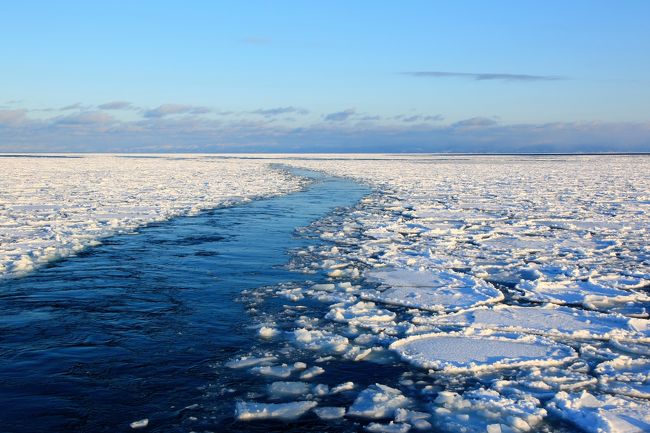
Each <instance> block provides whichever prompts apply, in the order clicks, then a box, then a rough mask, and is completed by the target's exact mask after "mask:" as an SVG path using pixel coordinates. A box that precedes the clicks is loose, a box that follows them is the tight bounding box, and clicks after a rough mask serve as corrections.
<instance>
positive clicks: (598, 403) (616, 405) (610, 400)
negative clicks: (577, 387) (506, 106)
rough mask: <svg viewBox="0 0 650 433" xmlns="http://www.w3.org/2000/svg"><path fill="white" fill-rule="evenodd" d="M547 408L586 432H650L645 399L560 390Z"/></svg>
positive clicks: (648, 407)
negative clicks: (572, 392) (569, 392)
mask: <svg viewBox="0 0 650 433" xmlns="http://www.w3.org/2000/svg"><path fill="white" fill-rule="evenodd" d="M547 408H548V410H549V411H550V412H553V413H555V414H557V415H558V416H560V417H562V418H564V419H565V420H567V421H569V422H571V423H574V424H575V425H577V426H578V427H580V428H581V429H583V430H584V431H586V432H593V433H645V432H648V431H650V405H648V403H647V401H644V400H635V399H632V398H628V397H615V396H611V395H606V394H605V395H592V394H590V393H588V392H586V391H583V392H581V393H576V394H567V393H566V392H559V393H557V395H556V396H555V398H554V399H553V400H551V401H550V402H549V403H548V405H547Z"/></svg>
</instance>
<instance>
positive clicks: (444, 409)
mask: <svg viewBox="0 0 650 433" xmlns="http://www.w3.org/2000/svg"><path fill="white" fill-rule="evenodd" d="M0 169H2V170H3V173H5V174H6V175H5V176H4V177H3V178H2V179H0V361H1V362H0V397H1V398H0V400H1V401H2V402H3V404H2V405H0V425H1V426H2V427H1V428H0V430H1V431H7V432H18V431H20V432H25V431H28V432H40V431H44V432H45V431H48V432H51V431H80V432H101V431H106V432H109V431H110V432H114V431H152V432H190V431H196V432H239V431H259V432H272V431H278V432H280V431H283V432H302V431H330V432H357V431H369V432H408V431H432V432H459V431H460V432H489V433H498V432H503V433H505V432H528V431H539V432H574V431H585V432H647V431H650V321H649V320H648V318H649V313H650V242H649V241H648V239H649V235H650V233H649V231H650V230H649V229H650V176H649V175H648V174H647V173H649V172H650V157H648V156H630V155H608V156H561V155H553V156H444V155H405V156H395V155H335V156H333V155H328V156H324V155H251V156H246V157H233V156H219V155H169V156H155V155H149V156H139V155H131V156H125V155H66V157H65V158H61V157H60V155H59V156H57V157H56V158H55V157H48V156H47V155H46V156H40V157H38V158H35V157H33V156H29V155H23V156H18V157H11V158H9V157H2V156H0Z"/></svg>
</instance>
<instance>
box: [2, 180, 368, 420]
mask: <svg viewBox="0 0 650 433" xmlns="http://www.w3.org/2000/svg"><path fill="white" fill-rule="evenodd" d="M296 173H297V174H300V175H304V176H308V177H311V178H313V179H314V183H313V184H311V185H310V186H309V187H307V188H306V189H305V190H304V191H301V192H298V193H295V194H291V195H286V196H282V197H276V198H271V199H264V200H259V201H255V202H252V203H249V204H246V205H242V206H238V207H231V208H222V209H215V210H212V211H208V212H204V213H202V214H200V215H198V216H193V217H183V218H178V219H175V220H172V221H169V222H165V223H161V224H156V225H152V226H149V227H147V228H145V229H142V230H141V231H140V232H139V233H136V234H133V235H121V236H116V237H113V238H110V239H108V240H106V241H105V242H104V244H103V245H102V246H100V247H98V248H94V249H91V250H88V251H87V252H85V253H83V254H81V255H80V256H78V257H73V258H69V259H66V260H62V261H59V262H56V263H53V264H51V265H50V266H49V267H47V268H44V269H41V270H39V271H37V272H35V273H33V274H32V275H29V276H27V277H24V278H21V279H17V280H11V281H6V282H4V283H2V285H0V431H2V432H18V431H20V432H29V433H31V432H46V431H47V432H60V431H81V432H118V431H128V430H130V428H129V423H130V422H132V421H135V420H139V419H142V418H149V420H150V425H149V427H148V429H147V431H156V432H163V431H164V432H167V431H170V432H171V431H189V430H190V429H189V428H186V427H181V422H182V420H185V419H186V418H187V417H188V416H190V415H191V412H192V410H193V409H191V408H190V409H185V408H186V407H187V406H188V405H192V404H194V403H204V401H205V389H206V387H208V386H209V384H210V383H212V382H213V381H214V379H215V369H214V367H213V366H214V364H215V362H216V363H219V362H223V361H224V360H226V359H230V358H232V357H233V356H234V355H235V354H237V353H240V352H241V351H242V349H245V348H247V347H251V346H252V345H253V344H254V341H255V340H256V339H255V337H254V331H253V330H251V329H250V328H247V326H246V325H247V324H248V323H249V322H250V320H251V317H250V315H249V313H247V312H246V311H245V309H244V306H243V305H242V303H238V302H235V301H234V300H235V298H236V297H237V295H238V294H239V293H240V292H241V291H242V290H244V289H250V288H255V287H259V286H264V285H272V284H277V283H280V282H283V281H290V280H293V281H296V280H299V279H304V278H305V277H304V276H303V275H302V274H299V273H295V272H291V271H290V270H288V268H286V267H285V266H284V265H285V264H286V263H287V261H288V259H289V257H288V255H287V252H288V250H289V249H292V248H296V247H299V246H301V245H304V244H305V243H306V242H307V241H306V240H305V239H302V238H300V237H298V236H296V235H295V232H294V230H295V229H296V228H297V227H301V226H305V225H307V224H309V223H310V222H312V221H314V220H316V219H318V218H320V217H322V216H324V215H326V214H327V213H328V212H330V211H332V210H333V209H334V208H335V207H341V206H351V205H353V204H354V203H355V202H357V201H358V200H359V199H360V198H361V197H362V196H363V195H364V194H366V193H367V192H368V191H367V189H366V188H364V187H362V186H360V185H358V184H355V183H353V182H350V181H347V180H342V179H335V178H330V177H324V176H322V175H319V174H317V173H314V172H306V171H296ZM312 242H313V241H312ZM228 403H229V404H230V403H231V402H228ZM215 430H218V425H216V426H215Z"/></svg>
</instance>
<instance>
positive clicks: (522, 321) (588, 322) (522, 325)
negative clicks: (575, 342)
mask: <svg viewBox="0 0 650 433" xmlns="http://www.w3.org/2000/svg"><path fill="white" fill-rule="evenodd" d="M415 322H416V323H426V324H432V325H459V326H471V327H476V328H481V329H497V330H505V331H515V332H526V333H532V334H539V335H551V336H561V337H568V338H579V339H583V338H589V339H591V338H596V339H602V340H609V339H610V338H616V339H618V340H623V341H636V342H640V341H650V320H645V319H632V318H629V317H626V316H622V315H619V314H602V313H598V312H595V311H585V310H578V309H575V308H571V307H566V306H557V305H553V304H548V305H545V306H532V307H519V306H511V305H495V306H494V307H492V308H488V307H477V308H472V309H469V310H465V311H461V312H458V313H453V314H447V315H444V316H436V317H431V318H418V319H416V320H415Z"/></svg>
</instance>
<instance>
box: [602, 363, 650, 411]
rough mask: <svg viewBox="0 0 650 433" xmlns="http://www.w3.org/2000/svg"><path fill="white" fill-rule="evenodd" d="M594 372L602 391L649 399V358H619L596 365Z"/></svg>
mask: <svg viewBox="0 0 650 433" xmlns="http://www.w3.org/2000/svg"><path fill="white" fill-rule="evenodd" d="M594 372H595V373H596V374H597V375H598V384H599V386H600V388H601V389H603V390H604V391H607V392H611V393H614V394H621V395H628V396H631V397H641V398H647V399H650V359H649V358H630V357H629V356H624V355H623V356H619V357H618V358H615V359H612V360H610V361H605V362H603V363H600V364H598V365H597V366H596V368H595V370H594ZM649 405H650V404H649Z"/></svg>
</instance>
